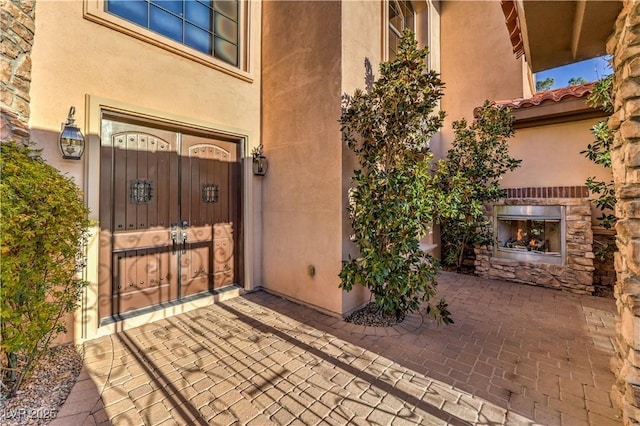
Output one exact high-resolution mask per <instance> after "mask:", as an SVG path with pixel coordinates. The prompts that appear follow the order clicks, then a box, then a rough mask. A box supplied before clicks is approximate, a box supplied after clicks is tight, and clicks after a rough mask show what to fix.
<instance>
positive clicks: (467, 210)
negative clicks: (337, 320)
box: [435, 101, 522, 268]
mask: <svg viewBox="0 0 640 426" xmlns="http://www.w3.org/2000/svg"><path fill="white" fill-rule="evenodd" d="M453 129H454V132H455V139H454V141H453V147H452V148H451V149H450V150H449V152H448V153H447V158H446V160H445V161H441V162H440V163H439V165H438V170H437V172H436V175H435V179H436V183H437V185H438V188H439V191H438V192H439V193H440V194H441V196H442V197H444V199H443V201H442V204H444V205H446V206H447V208H445V209H439V210H438V215H437V216H436V221H437V222H438V223H439V224H440V225H441V227H442V228H441V229H442V259H443V262H444V263H445V264H448V265H455V266H457V267H458V268H460V266H461V265H462V261H463V259H464V255H465V252H467V251H468V250H471V249H473V248H474V247H476V246H480V245H487V244H492V243H493V234H492V232H491V228H490V223H489V222H488V221H487V220H486V219H485V217H484V214H483V205H484V204H485V203H489V202H494V201H497V200H498V199H499V198H501V197H503V196H504V190H503V189H502V188H501V187H500V180H501V179H502V177H503V176H504V175H505V173H507V172H508V171H512V170H514V169H515V168H517V167H519V166H520V163H521V162H522V160H516V159H514V158H511V157H510V156H509V145H508V143H507V140H508V139H509V138H510V137H511V136H513V133H514V132H513V115H512V114H511V110H510V109H509V108H506V107H503V106H499V105H490V104H489V101H485V103H484V105H483V106H482V107H480V108H479V109H478V112H477V117H476V119H475V120H474V121H473V123H472V124H471V125H469V124H468V123H467V121H466V120H464V119H463V120H459V121H456V122H454V123H453Z"/></svg>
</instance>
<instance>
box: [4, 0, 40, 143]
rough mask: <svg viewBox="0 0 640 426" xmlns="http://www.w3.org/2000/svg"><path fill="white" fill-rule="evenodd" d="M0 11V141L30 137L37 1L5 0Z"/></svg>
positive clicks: (25, 139)
mask: <svg viewBox="0 0 640 426" xmlns="http://www.w3.org/2000/svg"><path fill="white" fill-rule="evenodd" d="M1 4H2V9H1V12H0V13H1V15H0V22H1V25H0V40H2V47H1V48H0V76H1V77H2V78H1V79H0V89H1V92H2V93H1V96H0V106H1V117H0V142H2V141H7V140H18V141H25V142H26V141H28V140H29V114H30V107H29V100H30V98H29V89H30V87H31V48H32V46H33V37H34V34H35V29H36V27H35V1H34V0H2V2H1Z"/></svg>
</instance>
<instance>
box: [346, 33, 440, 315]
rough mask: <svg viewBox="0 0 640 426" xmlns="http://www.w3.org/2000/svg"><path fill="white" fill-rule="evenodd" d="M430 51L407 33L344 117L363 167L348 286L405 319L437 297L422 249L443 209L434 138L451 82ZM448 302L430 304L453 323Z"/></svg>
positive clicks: (355, 197) (354, 200)
mask: <svg viewBox="0 0 640 426" xmlns="http://www.w3.org/2000/svg"><path fill="white" fill-rule="evenodd" d="M427 53H428V50H427V49H426V48H424V49H418V48H417V43H416V41H415V39H414V37H413V34H412V33H411V32H409V31H405V33H404V34H403V37H402V39H401V41H400V47H399V49H398V53H397V58H396V59H394V60H393V61H390V62H386V63H382V64H381V65H380V78H379V79H378V80H377V81H376V82H375V83H374V84H373V86H372V87H371V90H370V91H368V92H363V91H362V90H356V91H355V93H354V95H353V96H352V97H348V96H347V97H346V100H345V104H344V105H343V114H342V116H341V118H340V123H341V128H342V132H343V138H344V140H345V142H346V144H347V146H348V147H349V148H350V149H351V150H353V152H354V153H355V155H356V157H357V159H358V161H359V164H360V167H361V168H360V169H359V170H355V171H354V175H355V176H354V178H353V182H354V183H355V185H354V187H352V188H351V190H350V193H349V213H350V218H351V225H352V227H353V231H354V236H353V239H354V241H355V242H356V243H357V245H358V246H359V249H360V257H358V258H352V257H349V260H348V261H346V262H345V263H344V265H343V267H342V270H341V272H340V278H341V280H342V281H341V284H340V287H341V288H343V289H345V290H347V291H350V290H351V289H352V288H353V287H354V286H355V285H358V284H360V285H363V286H366V287H368V288H369V289H370V290H371V292H372V294H373V296H374V297H375V303H376V306H377V308H378V309H379V310H380V311H382V312H383V313H384V314H395V315H396V317H397V318H398V319H400V318H402V317H403V316H404V314H405V313H406V312H410V311H415V310H417V309H419V307H420V304H421V302H423V301H427V302H429V301H430V299H431V298H433V297H434V296H435V295H436V273H437V270H438V264H437V262H436V260H435V259H434V258H433V257H432V256H430V255H428V254H426V253H424V252H423V251H422V250H420V247H419V241H420V239H421V238H422V237H424V235H425V234H426V232H427V231H428V228H429V225H430V223H431V220H432V215H433V210H434V208H435V206H434V204H433V202H432V201H433V200H434V197H433V188H432V176H431V173H430V164H431V160H432V156H433V155H432V153H431V152H430V149H429V139H430V138H431V136H432V135H433V134H434V133H435V132H437V131H438V129H440V128H441V127H442V122H443V120H444V112H442V111H440V112H438V113H435V112H434V111H435V109H436V108H437V106H438V101H439V100H440V98H442V87H443V83H442V82H441V81H440V78H439V76H438V74H437V73H436V72H434V71H427V70H426V67H425V58H426V57H427ZM446 307H447V305H446V303H445V302H444V300H441V301H440V302H439V303H438V304H437V305H435V306H433V305H432V304H431V303H430V302H429V303H428V305H427V311H428V312H429V313H430V314H431V315H433V316H434V317H435V318H438V319H440V320H442V321H444V322H445V323H450V322H452V321H451V319H450V318H449V315H450V314H449V312H448V311H447V310H446Z"/></svg>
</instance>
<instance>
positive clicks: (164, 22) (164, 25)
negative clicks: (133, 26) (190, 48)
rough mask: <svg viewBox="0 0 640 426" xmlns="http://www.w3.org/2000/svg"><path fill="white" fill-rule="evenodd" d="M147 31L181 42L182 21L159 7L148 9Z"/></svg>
mask: <svg viewBox="0 0 640 426" xmlns="http://www.w3.org/2000/svg"><path fill="white" fill-rule="evenodd" d="M149 29H151V30H153V31H155V32H158V33H160V34H162V35H164V36H167V37H169V38H170V39H173V40H176V41H179V42H182V19H180V18H179V17H178V16H175V15H172V14H170V13H169V12H167V11H165V10H163V9H160V8H159V7H156V6H151V8H150V9H149Z"/></svg>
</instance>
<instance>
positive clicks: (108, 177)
mask: <svg viewBox="0 0 640 426" xmlns="http://www.w3.org/2000/svg"><path fill="white" fill-rule="evenodd" d="M101 155H102V159H101V167H102V169H101V195H102V199H101V210H100V220H101V223H102V224H103V232H101V253H102V252H103V251H104V252H105V255H102V254H101V259H102V260H101V278H100V285H99V293H100V298H101V299H102V300H104V301H107V303H102V302H101V303H100V307H99V315H100V317H101V318H104V317H109V316H113V315H118V314H122V313H125V312H128V311H133V310H136V309H141V308H145V307H149V306H154V305H158V304H162V303H166V302H170V301H174V300H180V299H181V298H184V297H186V296H190V295H193V294H197V293H201V292H210V291H213V290H214V289H215V288H218V287H222V286H225V285H230V284H233V283H234V282H235V280H236V277H237V276H238V274H237V271H238V265H237V264H236V263H234V259H235V257H234V246H235V245H234V238H236V237H237V236H234V234H233V226H234V221H237V218H238V217H239V215H238V212H239V205H238V204H239V199H240V196H239V193H238V192H236V191H237V189H238V188H239V183H237V182H233V179H232V174H234V176H237V177H239V173H238V171H239V162H238V160H239V155H238V145H237V144H236V143H232V142H226V141H218V140H214V139H211V138H205V137H199V136H192V135H186V134H181V133H178V132H171V131H167V130H162V129H157V128H152V127H148V126H146V125H140V124H135V123H133V122H130V123H129V122H125V121H120V120H119V119H103V138H102V150H101ZM103 189H104V191H103ZM105 204H106V205H108V206H110V207H111V208H105V207H104V206H105ZM105 226H106V227H107V229H105ZM107 253H108V254H107ZM105 274H108V276H109V278H107V279H103V278H102V277H103V276H104V275H105Z"/></svg>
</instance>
